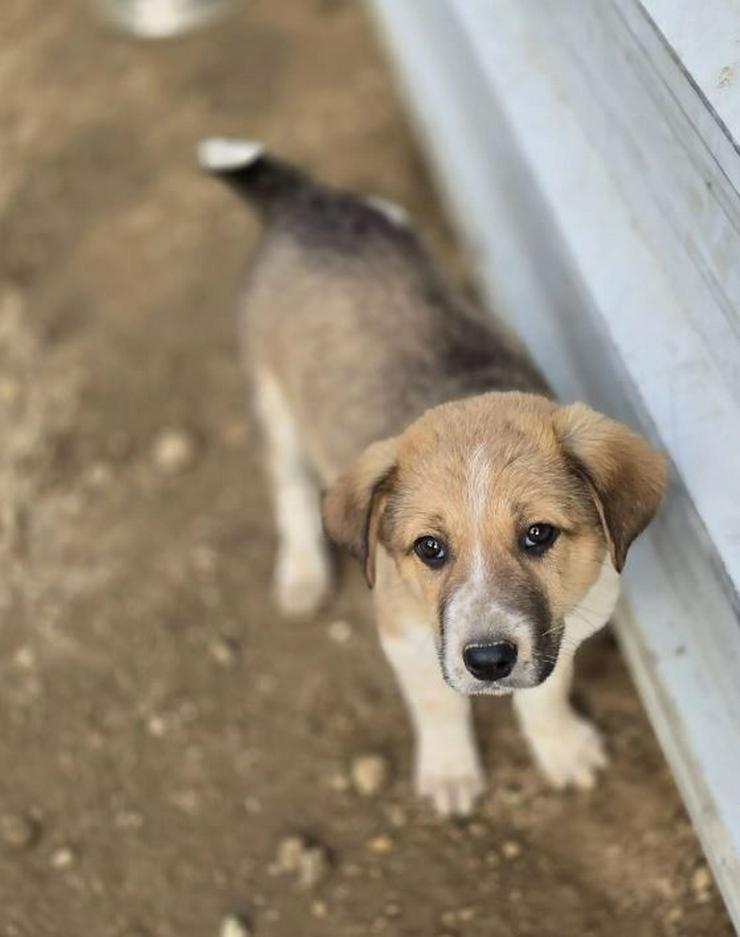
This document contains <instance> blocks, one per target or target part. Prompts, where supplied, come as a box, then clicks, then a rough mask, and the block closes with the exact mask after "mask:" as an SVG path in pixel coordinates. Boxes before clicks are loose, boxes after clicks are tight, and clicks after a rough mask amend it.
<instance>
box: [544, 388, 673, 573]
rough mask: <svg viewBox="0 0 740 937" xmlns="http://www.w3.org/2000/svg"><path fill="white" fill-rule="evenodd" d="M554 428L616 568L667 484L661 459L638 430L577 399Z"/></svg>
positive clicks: (557, 415) (558, 417) (558, 415)
mask: <svg viewBox="0 0 740 937" xmlns="http://www.w3.org/2000/svg"><path fill="white" fill-rule="evenodd" d="M554 422H555V432H556V434H557V436H558V438H559V439H560V444H561V446H562V447H563V451H564V452H565V454H566V457H567V458H568V459H569V461H570V462H571V464H572V465H573V466H574V468H575V470H576V471H577V473H578V474H579V475H580V476H581V478H582V479H583V480H584V481H585V482H586V484H587V485H588V487H589V489H590V491H591V496H592V498H593V500H594V503H595V505H596V510H597V511H598V514H599V518H600V519H601V524H602V527H603V528H604V534H605V536H606V542H607V545H608V547H609V554H610V556H611V559H612V563H613V564H614V568H615V569H616V570H617V572H621V571H622V568H623V566H624V561H625V558H626V556H627V550H628V549H629V546H630V544H631V543H632V541H633V540H634V539H635V537H637V536H638V534H640V533H642V531H643V530H644V529H645V527H647V525H648V524H649V523H650V521H651V520H652V518H653V515H654V514H655V512H656V511H657V509H658V505H659V504H660V499H661V498H662V497H663V492H664V490H665V485H666V459H665V457H664V456H663V455H662V454H661V453H659V452H657V451H656V450H655V449H653V447H652V446H651V445H650V444H649V443H648V442H647V441H646V440H645V439H643V438H642V436H638V435H637V433H633V432H632V431H631V430H629V429H627V427H626V426H624V425H622V424H621V423H617V422H615V421H614V420H610V419H609V418H608V417H605V416H603V415H602V414H601V413H596V412H595V411H594V410H591V409H589V407H587V406H585V405H584V404H582V403H574V404H572V405H571V406H569V407H560V408H559V409H558V410H556V411H555V415H554Z"/></svg>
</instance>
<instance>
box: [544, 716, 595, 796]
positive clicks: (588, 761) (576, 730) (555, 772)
mask: <svg viewBox="0 0 740 937" xmlns="http://www.w3.org/2000/svg"><path fill="white" fill-rule="evenodd" d="M550 728H551V731H549V732H547V734H544V733H543V734H537V735H530V736H529V744H530V746H531V748H532V751H533V753H534V757H535V760H536V762H537V764H538V765H539V767H540V770H541V771H542V773H543V774H544V775H545V777H546V778H547V780H548V781H549V782H550V784H552V786H553V787H555V788H557V789H558V790H562V789H563V788H565V787H576V788H578V789H579V790H590V789H591V788H593V787H594V786H595V784H596V778H597V775H598V772H599V770H600V769H601V768H605V767H606V765H607V757H606V752H605V750H604V742H603V740H602V738H601V735H600V733H599V731H598V729H596V727H595V726H593V725H592V724H591V723H590V722H589V721H588V720H587V719H583V718H582V717H581V716H578V715H576V713H574V712H571V713H570V714H569V715H568V716H567V717H564V718H563V719H561V720H559V721H558V723H557V725H552V726H551V727H550Z"/></svg>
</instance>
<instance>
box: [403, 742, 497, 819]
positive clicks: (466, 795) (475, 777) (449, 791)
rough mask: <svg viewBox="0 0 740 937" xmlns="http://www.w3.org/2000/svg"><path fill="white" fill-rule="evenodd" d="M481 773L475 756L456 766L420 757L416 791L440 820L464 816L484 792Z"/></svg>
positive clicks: (431, 757)
mask: <svg viewBox="0 0 740 937" xmlns="http://www.w3.org/2000/svg"><path fill="white" fill-rule="evenodd" d="M484 786H485V784H484V779H483V772H482V771H481V768H480V765H479V763H478V758H477V756H476V755H475V753H470V754H468V755H467V757H464V758H463V759H462V760H461V761H460V763H458V764H456V765H455V764H450V763H449V761H448V759H446V758H445V760H444V763H442V762H440V759H439V756H438V755H436V756H428V757H423V756H422V757H421V758H420V759H419V766H418V768H417V771H416V792H417V793H418V794H419V795H420V796H421V797H428V798H429V799H430V800H431V801H432V803H433V804H434V806H435V808H436V810H437V813H439V814H440V815H441V816H443V817H467V816H470V814H471V813H472V812H473V808H474V807H475V803H476V801H477V800H478V798H479V797H480V795H481V794H482V793H483V788H484Z"/></svg>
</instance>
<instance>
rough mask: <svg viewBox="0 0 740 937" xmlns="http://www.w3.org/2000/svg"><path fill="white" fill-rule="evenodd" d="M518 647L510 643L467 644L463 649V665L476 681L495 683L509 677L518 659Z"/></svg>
mask: <svg viewBox="0 0 740 937" xmlns="http://www.w3.org/2000/svg"><path fill="white" fill-rule="evenodd" d="M517 654H518V651H517V646H516V644H512V643H511V642H510V641H497V642H496V643H495V644H467V645H466V646H465V647H464V648H463V652H462V656H463V663H464V664H465V667H466V669H467V671H468V673H470V674H472V675H473V676H474V677H475V679H476V680H482V681H485V682H486V683H494V682H495V681H496V680H503V679H504V677H508V676H509V674H510V673H511V671H512V670H513V669H514V665H515V664H516V659H517Z"/></svg>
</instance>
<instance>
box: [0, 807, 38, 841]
mask: <svg viewBox="0 0 740 937" xmlns="http://www.w3.org/2000/svg"><path fill="white" fill-rule="evenodd" d="M40 833H41V830H40V828H39V825H38V823H36V822H35V821H34V820H32V819H31V817H28V816H23V815H21V814H13V813H9V814H6V815H5V816H4V817H2V818H1V819H0V837H1V838H2V841H3V842H4V843H6V845H8V846H12V847H13V849H29V848H30V847H31V846H33V845H35V844H36V842H37V841H38V839H39V835H40Z"/></svg>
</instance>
